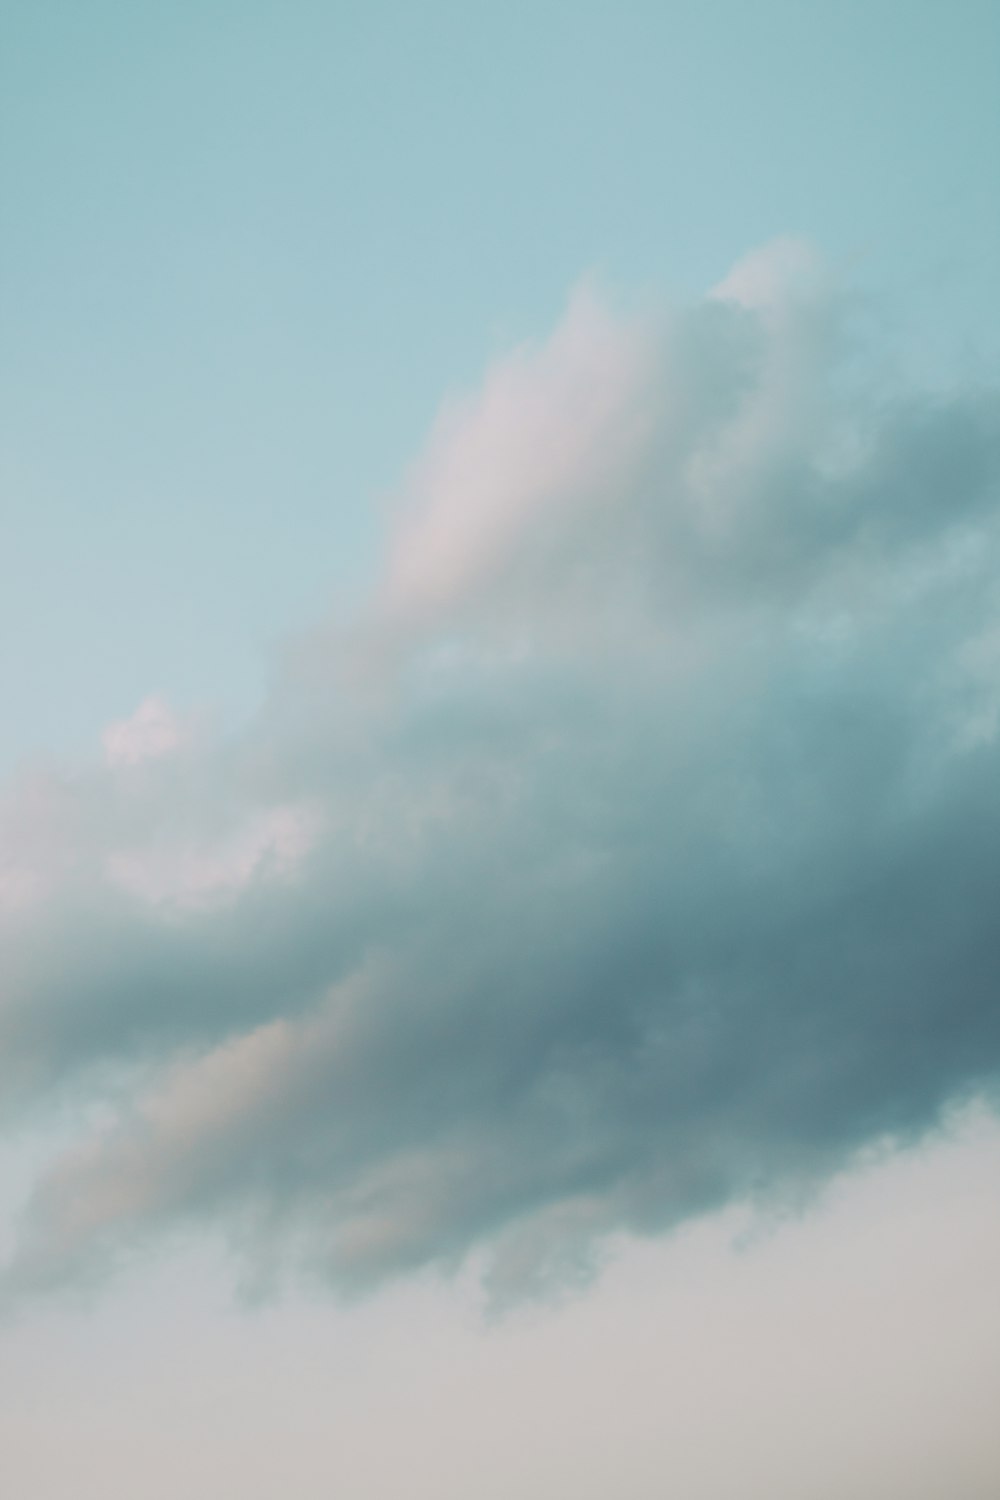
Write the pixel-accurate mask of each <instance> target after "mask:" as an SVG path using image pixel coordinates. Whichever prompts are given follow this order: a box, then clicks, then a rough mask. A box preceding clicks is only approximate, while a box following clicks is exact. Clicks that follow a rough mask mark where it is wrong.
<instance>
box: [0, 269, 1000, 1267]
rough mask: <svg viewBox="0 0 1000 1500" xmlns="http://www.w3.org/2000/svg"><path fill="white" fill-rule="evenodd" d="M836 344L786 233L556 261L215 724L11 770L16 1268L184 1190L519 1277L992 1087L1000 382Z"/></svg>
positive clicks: (314, 1238)
mask: <svg viewBox="0 0 1000 1500" xmlns="http://www.w3.org/2000/svg"><path fill="white" fill-rule="evenodd" d="M849 355H850V349H849V341H848V337H847V330H846V323H845V313H844V306H843V301H842V297H841V295H840V294H839V292H838V291H837V289H836V288H834V287H832V286H831V285H830V283H829V280H828V278H827V276H826V274H825V273H824V271H823V269H822V267H821V266H819V265H818V264H816V263H815V261H814V260H813V258H812V257H811V256H810V255H809V253H808V252H807V251H806V250H805V249H803V248H802V247H801V246H798V245H797V244H794V243H791V242H787V243H781V244H779V245H777V246H773V247H771V248H769V249H768V250H767V251H764V252H760V253H758V254H757V255H754V256H751V257H750V258H748V260H747V261H746V262H745V263H743V264H742V265H741V266H739V267H737V268H736V270H735V271H734V272H733V273H732V274H731V276H730V277H728V278H727V280H726V281H725V282H724V283H723V285H722V286H721V287H720V288H718V289H717V290H716V291H715V292H714V293H713V294H712V295H710V296H708V297H707V298H706V299H704V301H703V302H702V303H700V304H699V305H697V306H695V307H692V308H689V309H686V310H683V311H679V312H677V313H674V314H672V315H670V316H652V315H647V316H644V317H633V318H625V317H621V316H619V315H617V314H616V313H614V312H613V311H611V310H609V309H608V307H607V306H606V305H605V303H604V302H603V301H602V299H601V297H600V296H599V295H598V294H597V293H596V292H594V291H593V289H589V288H585V289H583V290H582V291H581V292H579V293H578V294H577V295H576V296H575V297H574V298H573V299H572V300H571V303H570V306H569V308H568V311H567V313H566V316H565V318H564V320H563V322H562V323H561V324H560V326H559V327H558V328H557V329H556V330H555V332H554V333H553V335H552V336H551V338H550V339H549V340H548V341H547V342H546V343H544V344H542V345H540V346H538V347H529V348H525V349H522V350H519V351H516V352H515V353H514V354H512V355H511V356H510V357H509V358H508V359H506V360H504V361H502V362H501V363H500V364H499V365H498V366H497V367H495V368H494V369H493V370H491V371H490V372H488V374H487V376H486V378H485V380H484V382H483V384H482V386H481V388H480V389H479V390H478V391H477V392H476V393H475V394H473V395H471V396H468V397H466V398H464V399H462V400H458V401H455V402H453V403H451V404H449V405H448V406H446V407H445V409H444V411H443V412H442V415H441V417H440V419H439V422H438V424H437V426H436V428H435V430H434V432H433V433H432V434H431V437H430V440H429V442H428V445H427V448H426V450H425V452H424V454H423V456H422V457H421V458H420V459H419V460H418V462H417V463H416V464H415V465H414V467H413V470H412V471H411V473H410V475H409V476H408V478H407V482H406V484H405V485H404V487H403V491H402V493H401V495H400V498H399V503H398V507H397V512H396V514H395V516H394V518H393V525H392V529H391V534H390V536H389V538H388V542H387V547H386V556H385V564H384V568H383V571H382V574H381V576H380V577H379V578H378V579H377V580H376V583H375V585H374V587H373V590H372V594H371V598H370V601H369V603H368V604H367V605H366V607H365V608H364V609H363V610H362V611H361V612H360V614H359V615H358V616H357V617H356V618H354V619H352V620H350V621H346V622H345V621H339V622H337V623H335V624H330V625H327V626H326V627H324V628H322V629H318V630H317V631H316V633H315V634H314V636H313V637H311V638H310V639H309V640H308V641H304V642H299V643H297V645H296V646H295V647H294V648H290V649H289V652H288V656H287V661H286V663H285V666H284V669H283V673H282V676H281V680H280V681H279V682H277V683H276V684H275V686H274V690H273V692H272V694H271V696H270V698H269V700H268V702H267V703H266V704H265V706H264V708H263V710H262V712H261V714H260V716H259V718H258V720H257V721H256V723H255V724H254V726H253V727H252V728H251V730H249V731H248V732H247V733H246V734H244V735H243V736H242V737H240V738H239V739H229V740H226V741H224V742H221V743H218V742H216V743H213V742H210V741H209V740H208V739H207V738H206V737H205V735H204V733H203V732H202V731H201V730H199V729H198V727H197V726H195V725H186V724H185V723H183V722H182V719H181V718H178V717H176V716H175V715H174V714H173V713H172V712H171V710H170V709H169V708H168V706H167V705H165V704H163V703H162V702H160V701H159V700H158V699H156V698H151V699H149V700H147V702H146V703H145V704H143V705H142V706H141V707H140V708H139V710H138V712H137V714H136V716H135V718H134V719H132V720H130V721H125V722H122V723H119V724H116V725H113V726H111V727H110V728H109V730H108V732H107V734H106V736H105V752H106V754H105V763H104V764H103V765H100V766H94V767H92V768H89V769H84V770H78V771H75V772H72V773H70V772H65V771H59V770H51V769H48V770H45V769H40V770H36V771H34V772H31V773H25V774H24V776H23V777H22V778H21V779H20V780H19V781H18V782H17V783H16V784H14V785H13V786H11V787H10V788H9V789H8V791H7V793H6V796H5V799H4V802H3V806H2V809H0V940H2V951H3V955H4V957H3V974H2V986H0V1044H2V1052H0V1104H2V1107H3V1108H4V1109H5V1110H6V1111H7V1118H8V1120H10V1121H18V1120H20V1119H23V1118H28V1119H32V1120H36V1121H37V1120H44V1119H45V1118H46V1117H47V1114H48V1112H50V1111H52V1110H53V1109H55V1108H56V1106H57V1105H59V1106H60V1107H62V1108H66V1107H67V1100H69V1101H73V1107H75V1108H79V1109H81V1110H82V1111H83V1113H84V1114H85V1115H87V1117H88V1118H92V1119H93V1120H95V1121H96V1122H97V1123H95V1125H94V1128H93V1130H92V1131H91V1132H89V1133H87V1134H86V1135H84V1136H83V1137H82V1138H81V1139H80V1140H79V1142H78V1143H77V1144H74V1145H72V1146H71V1147H70V1148H68V1149H66V1150H65V1151H63V1152H61V1153H59V1154H58V1155H57V1157H56V1159H55V1160H53V1161H52V1162H51V1163H50V1164H49V1165H48V1166H47V1167H46V1168H45V1169H44V1170H43V1171H42V1173H41V1174H40V1176H39V1178H38V1181H37V1183H36V1185H35V1188H34V1191H33V1193H32V1195H31V1198H30V1201H29V1202H28V1204H27V1206H26V1210H25V1214H24V1218H23V1223H22V1225H21V1229H20V1236H19V1239H18V1242H17V1245H16V1247H15V1249H14V1252H13V1256H12V1259H11V1261H10V1263H9V1265H8V1267H7V1270H6V1280H5V1286H6V1288H7V1294H8V1295H9V1296H17V1295H20V1294H22V1293H23V1292H25V1291H27V1290H32V1289H42V1288H45V1287H48V1286H51V1285H55V1284H59V1283H61V1282H63V1281H65V1280H67V1279H75V1278H76V1277H78V1276H80V1275H83V1274H89V1273H90V1272H92V1271H97V1270H101V1269H103V1268H105V1267H107V1266H108V1265H110V1264H112V1263H113V1261H114V1258H115V1256H116V1255H117V1254H119V1253H121V1252H122V1251H123V1250H125V1249H127V1248H128V1247H130V1246H132V1245H134V1244H137V1243H142V1242H145V1241H147V1240H152V1239H155V1238H157V1237H159V1236H161V1235H163V1234H166V1233H168V1232H172V1231H174V1230H177V1229H181V1228H186V1227H190V1226H200V1225H203V1224H215V1225H218V1226H221V1227H222V1228H223V1229H224V1231H225V1232H227V1233H229V1234H231V1235H232V1236H233V1237H234V1239H235V1241H236V1242H237V1243H238V1244H239V1245H240V1246H241V1249H242V1251H243V1253H244V1254H245V1255H246V1257H247V1258H248V1260H249V1263H250V1264H251V1265H252V1266H253V1267H254V1268H255V1270H256V1271H257V1272H259V1273H260V1274H266V1273H267V1272H268V1271H269V1270H270V1269H271V1268H279V1269H280V1268H281V1267H282V1266H284V1265H286V1264H287V1263H294V1264H296V1265H305V1266H306V1267H308V1268H309V1269H310V1270H311V1271H313V1272H315V1273H317V1274H319V1275H321V1276H322V1277H324V1278H327V1279H329V1280H330V1281H331V1283H333V1284H334V1285H336V1286H337V1287H338V1288H341V1289H345V1290H353V1289H363V1288H365V1287H368V1286H371V1285H374V1284H376V1283H377V1282H378V1281H379V1280H381V1279H383V1278H385V1277H387V1276H390V1275H393V1274H397V1273H400V1272H403V1271H406V1270H408V1269H410V1268H414V1267H417V1266H421V1265H424V1264H428V1263H433V1262H438V1263H442V1264H446V1265H447V1264H455V1263H458V1262H459V1261H461V1259H462V1258H463V1257H464V1256H465V1255H466V1254H467V1253H468V1252H469V1251H470V1250H472V1249H473V1248H475V1249H477V1250H480V1251H482V1252H483V1253H484V1254H485V1255H486V1256H487V1258H488V1260H489V1263H490V1266H491V1269H490V1271H489V1276H490V1278H491V1281H492V1284H493V1286H494V1288H495V1290H496V1292H497V1294H498V1295H505V1294H518V1293H522V1292H524V1291H526V1290H531V1289H532V1288H533V1287H535V1286H538V1285H543V1284H546V1283H547V1282H548V1281H549V1280H550V1279H551V1278H552V1277H553V1276H555V1277H564V1276H574V1275H577V1274H579V1273H581V1272H585V1271H586V1269H587V1266H588V1265H589V1263H590V1258H591V1256H592V1253H593V1251H594V1248H595V1246H598V1245H599V1244H600V1242H601V1240H602V1237H604V1236H606V1235H607V1234H608V1233H610V1232H613V1231H617V1230H620V1229H628V1230H633V1231H638V1232H658V1231H661V1230H663V1229H665V1228H668V1227H669V1226H671V1225H673V1224H676V1223H678V1222H680V1221H682V1220H684V1219H685V1218H687V1217H690V1216H692V1215H695V1214H698V1213H700V1212H703V1211H705V1210H708V1209H711V1208H714V1207H718V1206H720V1205H722V1204H724V1203H726V1202H727V1201H730V1200H732V1199H736V1198H745V1197H748V1196H750V1197H753V1196H760V1195H763V1196H767V1195H771V1194H775V1193H786V1192H797V1191H800V1190H802V1189H805V1188H808V1187H809V1186H810V1185H812V1184H815V1183H817V1182H821V1181H822V1180H823V1179H824V1178H825V1177H826V1176H828V1175H829V1174H830V1173H831V1172H832V1171H835V1170H837V1169H839V1168H840V1167H842V1166H843V1165H844V1164H845V1163H847V1162H849V1161H850V1159H851V1157H852V1155H853V1153H855V1152H856V1151H857V1150H858V1149H859V1148H861V1147H863V1146H865V1145H867V1144H869V1143H870V1142H872V1141H873V1140H878V1139H882V1138H884V1137H889V1138H907V1137H908V1136H910V1135H912V1134H916V1133H919V1132H921V1131H923V1130H925V1129H927V1128H928V1127H929V1126H931V1125H933V1123H934V1122H935V1120H936V1119H937V1118H938V1117H939V1114H940V1112H941V1110H942V1109H943V1108H944V1107H945V1106H946V1105H948V1104H949V1103H951V1102H952V1101H954V1100H955V1099H956V1098H961V1097H964V1096H967V1095H969V1094H972V1093H974V1092H977V1091H985V1092H987V1093H989V1092H991V1091H992V1090H993V1089H994V1088H995V1083H996V1077H997V1071H998V1068H1000V1003H998V987H1000V986H998V976H1000V924H998V923H997V920H996V908H997V893H998V858H997V852H998V849H1000V798H998V792H997V787H998V781H997V773H998V770H1000V753H998V725H1000V585H998V581H997V580H998V579H1000V567H998V563H1000V557H998V543H1000V513H998V505H997V501H998V477H1000V417H998V411H1000V408H998V405H997V400H996V392H992V391H982V390H972V389H967V390H958V391H954V392H952V393H950V394H948V395H941V394H940V393H939V394H937V395H935V396H933V397H932V396H930V395H927V394H922V393H919V392H918V393H905V392H900V391H899V390H886V389H884V388H877V387H876V386H875V385H874V384H873V380H872V377H871V376H870V375H869V376H865V374H864V371H863V366H862V365H860V364H858V363H856V362H855V363H853V364H852V361H851V359H850V358H849Z"/></svg>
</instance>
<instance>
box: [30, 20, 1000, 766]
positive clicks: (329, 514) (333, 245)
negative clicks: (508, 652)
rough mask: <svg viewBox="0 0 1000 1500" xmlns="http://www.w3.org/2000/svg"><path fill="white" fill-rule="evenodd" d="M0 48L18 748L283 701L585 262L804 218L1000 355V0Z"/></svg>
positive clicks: (861, 283)
mask: <svg viewBox="0 0 1000 1500" xmlns="http://www.w3.org/2000/svg"><path fill="white" fill-rule="evenodd" d="M0 56H2V79H0V92H2V97H3V101H4V103H3V117H4V119H3V130H2V144H0V190H2V199H3V204H4V226H3V235H2V240H0V296H2V326H3V355H2V369H0V381H2V385H0V399H2V404H3V410H4V417H5V419H4V441H3V447H2V451H0V483H2V491H0V507H2V510H0V519H2V538H3V545H2V549H0V684H2V693H3V703H4V716H3V729H2V733H0V764H4V765H7V766H9V765H10V764H11V763H12V762H13V761H14V760H16V759H18V758H19V757H20V756H22V755H24V754H27V753H29V752H38V751H50V752H56V753H71V754H73V755H78V754H81V753H87V752H89V750H90V748H91V747H92V746H94V745H95V744H96V741H97V735H98V731H99V727H100V725H101V724H103V723H105V722H106V721H107V720H108V719H109V718H112V717H114V716H116V715H120V714H122V713H125V712H128V711H129V710H130V709H131V708H132V707H133V706H134V704H135V703H136V702H137V701H138V699H139V698H140V697H142V696H143V695H144V694H146V693H148V692H150V691H160V692H163V693H165V694H166V695H167V696H168V697H169V698H171V699H174V700H176V701H178V702H180V703H183V704H188V703H199V704H214V705H216V706H217V707H218V708H219V709H220V710H221V711H222V712H223V713H224V714H234V713H237V714H238V713H241V712H243V711H245V710H246V709H248V708H249V707H250V706H252V704H253V703H254V702H255V700H256V697H257V695H258V693H259V691H260V688H261V685H262V682H263V677H264V673H265V671H266V661H267V656H266V653H267V651H268V649H269V647H270V645H271V643H273V642H274V641H275V640H277V639H279V638H280V637H281V635H282V633H283V632H284V631H286V630H289V629H295V628H297V627H301V626H303V625H305V624H307V623H308V622H310V621H312V620H313V619H315V618H316V617H317V616H319V615H321V614H322V613H323V612H324V610H325V609H326V608H328V607H329V605H330V604H331V602H334V601H335V600H336V598H337V596H338V593H343V592H345V591H347V592H350V591H352V590H354V591H356V590H357V588H358V587H359V585H360V580H361V578H362V577H363V576H364V575H365V574H366V572H367V570H368V568H369V565H370V562H371V557H372V551H373V545H374V539H375V531H376V527H377V511H376V509H375V504H376V502H377V500H378V497H379V496H380V495H382V494H384V493H385V492H386V491H387V490H389V489H391V488H392V487H393V486H394V484H396V483H397V482H398V480H399V476H400V474H401V473H402V471H403V469H404V467H405V465H406V463H407V462H408V460H409V459H410V458H411V457H412V456H413V454H414V453H415V451H416V450H417V449H418V448H419V445H420V441H421V438H422V435H423V434H424V432H425V430H426V428H427V425H428V423H429V421H430V420H431V418H432V416H433V413H434V411H435V409H436V408H437V406H438V403H439V402H440V400H441V398H442V396H443V395H444V394H446V393H447V392H448V391H449V390H452V389H454V388H455V387H463V386H467V385H468V384H469V383H470V382H471V381H473V380H474V379H475V378H476V377H477V375H478V373H479V372H480V370H481V369H482V367H483V366H484V364H485V363H487V361H488V360H489V359H490V358H491V357H492V356H495V355H496V354H497V353H498V352H501V351H503V350H505V349H506V348H508V347H509V346H510V345H511V344H513V343H516V342H518V341H519V340H521V339H523V338H525V337H529V336H531V337H533V336H537V335H539V334H541V333H544V332H545V330H546V329H547V328H548V327H549V326H551V324H552V322H553V321H554V320H555V319H556V318H557V317H558V315H559V313H560V311H561V308H562V306H563V304H564V300H565V297H566V295H567V292H568V290H569V288H570V287H571V286H572V285H573V284H574V283H575V282H576V281H577V279H578V278H579V277H580V275H581V274H583V273H585V272H587V271H590V270H596V272H597V273H598V275H599V276H600V277H601V278H602V279H603V280H604V281H605V282H607V283H608V284H609V285H610V286H611V287H612V288H614V289H617V290H618V291H619V292H620V293H621V294H622V295H624V296H634V295H637V294H638V295H645V294H648V293H649V292H650V291H652V292H653V293H654V294H655V295H657V296H662V295H666V296H667V297H670V296H671V295H672V294H675V293H676V294H677V295H681V296H684V295H690V294H692V293H698V292H701V291H703V290H704V289H705V288H706V287H708V286H710V285H711V284H712V283H713V282H714V281H716V280H717V279H718V278H719V277H720V276H721V275H723V274H724V273H725V271H726V270H727V268H728V267H729V265H730V264H731V263H732V262H733V261H734V260H736V259H737V258H738V257H739V256H740V255H742V254H743V253H744V252H745V251H746V250H747V249H748V248H750V247H753V246H754V245H756V244H759V243H763V242H765V241H767V240H769V239H771V238H773V237H774V236H775V235H779V234H785V233H795V234H798V235H802V236H805V237H806V238H808V239H811V240H813V241H814V242H815V243H816V244H817V245H818V246H819V247H821V249H822V251H823V253H824V254H825V255H826V256H827V257H828V258H829V260H830V261H831V263H832V264H833V265H834V266H835V267H840V268H842V269H844V270H845V272H846V273H847V274H848V275H849V277H850V280H851V282H852V284H853V285H854V286H855V287H856V288H858V289H860V290H861V291H863V292H864V291H870V292H872V293H874V294H877V307H878V309H879V311H878V313H877V316H878V317H879V318H881V319H882V320H883V321H887V322H888V324H889V325H890V334H894V335H895V337H896V340H897V349H898V352H899V353H900V354H901V356H902V357H903V358H904V359H905V360H907V361H909V362H910V363H911V364H912V365H913V366H914V367H915V368H917V369H918V370H919V371H920V373H921V374H922V375H924V376H927V377H930V378H932V379H933V378H939V377H940V376H941V375H942V374H943V373H946V372H949V371H951V370H954V369H960V370H963V371H964V370H966V369H967V368H969V367H970V366H972V365H975V364H976V362H977V361H978V362H979V363H982V362H984V361H985V362H986V363H987V364H995V362H996V360H997V356H998V353H1000V339H998V336H997V333H996V327H997V323H996V317H995V311H996V306H997V303H998V300H1000V288H998V273H997V269H996V268H997V266H998V265H1000V207H998V201H1000V195H998V191H997V168H996V162H997V160H998V159H1000V116H998V108H1000V107H998V103H997V97H998V90H997V87H996V82H997V76H996V75H997V58H998V56H1000V10H998V9H997V7H996V6H994V5H992V4H990V3H982V4H980V3H970V0H960V3H957V4H953V5H947V6H946V5H944V4H940V3H926V0H908V3H886V0H875V3H869V4H855V3H849V0H837V3H826V4H817V3H803V0H795V3H775V0H760V3H754V4H747V3H743V0H740V3H712V4H693V3H660V4H624V5H621V4H616V5H611V4H532V5H518V4H515V5H503V6H499V5H498V6H469V5H465V4H423V5H403V4H397V5H385V4H377V3H375V4H364V5H361V4H339V5H338V4H319V3H315V4H310V3H303V0H290V3H288V4H284V5H280V6H278V5H274V4H260V3H256V4H254V3H240V4H222V3H213V0H207V3H197V4H195V3H190V0H186V3H184V0H182V3H178V4H173V5H169V6H135V5H130V4H124V3H120V4H109V3H104V0H92V3H88V4H86V5H79V4H70V3H56V0H31V3H27V0H10V3H8V4H7V5H5V6H4V8H3V18H2V21H0ZM891 342H892V340H891V338H890V343H891Z"/></svg>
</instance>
